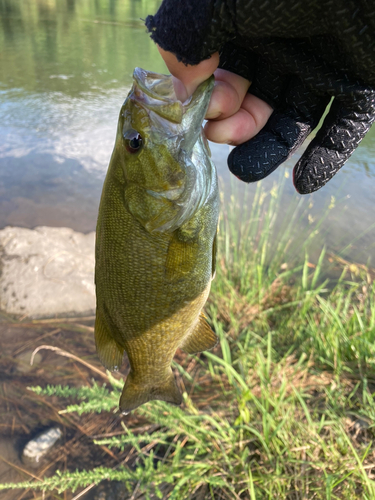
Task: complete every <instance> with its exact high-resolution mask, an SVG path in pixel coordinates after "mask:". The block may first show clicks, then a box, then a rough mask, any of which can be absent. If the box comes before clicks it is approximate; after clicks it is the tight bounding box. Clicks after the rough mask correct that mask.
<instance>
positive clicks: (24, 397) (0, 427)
mask: <svg viewBox="0 0 375 500" xmlns="http://www.w3.org/2000/svg"><path fill="white" fill-rule="evenodd" d="M93 325H94V317H90V318H80V319H74V318H73V319H71V318H67V319H59V320H44V321H40V322H31V321H30V320H27V319H22V318H21V320H19V319H18V320H16V319H14V318H10V317H9V316H6V315H4V314H1V315H0V482H1V483H5V482H17V481H25V480H31V479H33V478H34V479H35V481H38V479H39V478H42V477H43V476H48V475H52V473H53V472H54V471H55V470H57V469H59V470H60V471H64V470H75V469H80V470H82V469H83V468H89V469H90V468H93V467H96V466H99V465H103V466H106V467H115V466H116V465H118V464H123V463H126V464H128V465H130V466H131V465H132V462H133V463H134V460H135V458H136V457H135V455H134V453H133V452H134V450H133V451H132V450H125V451H124V452H118V453H114V452H112V451H111V450H109V449H108V448H107V447H105V446H97V445H94V444H93V438H94V437H95V438H96V437H105V436H110V435H114V434H116V433H122V432H123V428H122V427H121V418H122V417H121V416H120V415H119V414H108V413H101V414H91V415H82V416H78V415H74V414H64V415H61V414H59V410H61V409H63V406H62V404H64V402H61V401H59V400H58V399H57V398H56V397H48V398H46V397H42V396H38V395H36V394H35V393H33V392H31V391H29V390H28V387H29V386H37V385H40V386H42V387H44V386H46V385H47V384H68V385H70V386H79V385H87V384H89V383H90V382H91V381H92V380H93V379H95V380H97V381H98V382H104V381H105V380H104V379H106V375H105V370H104V369H103V367H102V366H101V364H100V362H99V360H98V358H97V356H96V353H95V343H94V334H93ZM41 345H48V346H52V347H53V348H59V349H62V350H64V351H66V352H68V353H72V354H74V355H75V356H77V357H79V358H80V359H82V360H83V361H84V362H85V363H87V365H84V364H82V362H81V361H80V360H79V359H75V358H71V357H66V356H62V355H60V354H58V352H56V351H54V350H50V349H47V348H45V349H41V350H40V351H39V352H38V354H37V355H36V356H35V361H34V364H33V366H30V362H29V360H30V358H31V355H32V353H33V351H34V350H35V349H36V348H37V347H39V346H41ZM123 375H126V367H125V369H122V376H123ZM129 419H130V420H129ZM127 425H132V427H133V428H137V427H139V428H142V426H143V428H145V425H146V424H145V422H141V421H139V420H137V419H136V418H135V417H134V421H132V417H131V416H130V417H127ZM51 426H59V428H60V429H61V430H62V432H63V437H62V439H60V441H59V442H58V443H57V444H56V445H55V446H54V448H53V449H52V451H51V452H50V453H49V454H48V456H47V457H46V459H45V460H43V461H42V462H41V463H40V464H38V467H30V465H29V464H25V463H24V461H22V450H23V448H24V446H25V444H26V443H27V442H28V441H29V440H30V439H31V438H33V437H34V436H36V435H37V434H39V433H40V432H41V431H43V430H44V429H47V428H49V427H51ZM146 427H147V425H146ZM142 430H147V429H142ZM81 493H82V491H80V490H78V492H76V493H75V494H71V493H69V492H65V493H61V494H57V493H56V492H51V493H45V494H44V495H43V494H42V493H41V492H38V491H32V490H29V491H25V490H7V491H2V492H1V495H0V497H1V500H29V499H43V500H49V499H63V500H73V499H78V498H85V499H87V500H112V499H113V500H115V499H116V500H117V499H120V498H121V499H124V498H128V494H127V493H125V491H123V487H122V486H120V485H116V484H111V485H108V484H106V483H105V482H103V483H102V484H101V485H99V486H95V487H92V488H90V489H88V491H87V493H85V494H81ZM135 498H136V497H135Z"/></svg>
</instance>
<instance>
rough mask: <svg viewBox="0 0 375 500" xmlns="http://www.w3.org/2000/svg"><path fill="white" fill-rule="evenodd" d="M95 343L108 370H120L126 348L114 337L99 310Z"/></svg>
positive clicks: (96, 320) (101, 360) (99, 355)
mask: <svg viewBox="0 0 375 500" xmlns="http://www.w3.org/2000/svg"><path fill="white" fill-rule="evenodd" d="M95 344H96V352H97V353H98V357H99V359H100V362H101V363H102V364H103V365H104V366H105V367H106V368H107V370H110V371H114V370H118V369H119V368H120V366H121V365H122V358H123V356H124V349H123V348H122V347H121V346H120V345H119V344H118V343H117V342H116V341H115V339H114V338H113V337H112V335H111V331H110V329H109V328H108V326H107V324H106V322H105V321H104V320H103V318H102V315H101V313H100V312H99V311H98V310H97V311H96V319H95Z"/></svg>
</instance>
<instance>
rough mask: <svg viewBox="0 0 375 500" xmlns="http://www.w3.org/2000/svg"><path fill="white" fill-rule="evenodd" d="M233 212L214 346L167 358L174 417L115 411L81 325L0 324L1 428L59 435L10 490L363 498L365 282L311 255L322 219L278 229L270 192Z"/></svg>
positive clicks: (367, 492) (366, 452)
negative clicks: (48, 457)
mask: <svg viewBox="0 0 375 500" xmlns="http://www.w3.org/2000/svg"><path fill="white" fill-rule="evenodd" d="M244 206H245V205H241V203H240V201H239V199H238V198H236V197H233V198H232V199H231V201H230V203H228V204H227V205H226V208H224V209H223V210H222V214H221V220H220V228H219V237H218V261H217V274H216V278H215V280H214V282H213V286H212V291H211V294H210V297H209V300H208V303H207V305H206V313H207V315H208V318H209V321H210V323H211V324H212V326H213V328H214V329H215V331H216V333H217V334H218V336H219V338H220V344H219V345H218V346H217V348H215V350H213V351H210V352H205V353H202V354H201V355H199V356H187V355H185V354H184V353H182V352H180V351H178V352H177V355H176V359H175V363H174V370H175V373H176V375H177V376H178V380H179V382H178V383H179V385H180V388H181V391H182V392H183V394H184V402H183V405H182V406H181V408H180V407H177V408H176V407H173V406H171V405H167V404H165V403H160V402H152V403H149V404H147V405H145V406H142V407H141V408H139V409H137V410H136V411H134V412H132V413H131V414H130V415H128V416H122V417H121V416H120V415H119V414H118V413H116V411H117V405H118V399H119V395H120V391H121V389H122V386H123V382H122V381H119V379H120V378H121V377H125V376H126V374H127V369H128V368H127V365H126V363H125V365H124V366H123V367H122V369H121V375H119V374H117V375H115V376H114V377H113V376H111V375H110V374H108V373H105V372H104V370H103V369H102V367H101V366H100V364H99V362H98V360H97V358H96V354H95V348H94V340H93V320H94V318H93V317H92V318H86V319H79V318H76V319H74V318H73V319H72V318H70V319H69V318H65V319H63V318H61V319H53V320H52V319H48V320H34V321H31V320H30V319H27V318H24V319H23V320H22V321H19V320H18V322H15V321H10V319H9V318H8V320H7V322H5V323H3V325H4V326H3V328H4V327H5V328H6V329H7V332H8V333H7V334H6V335H2V336H1V337H0V338H1V339H2V341H3V342H4V341H6V342H7V345H6V346H5V347H4V345H2V346H1V352H3V353H6V357H5V359H4V362H6V364H4V363H2V365H3V366H5V372H4V373H5V374H7V375H5V374H3V377H5V376H6V377H8V378H7V379H6V380H5V382H6V384H7V385H6V390H5V393H3V395H2V398H3V405H5V404H8V405H9V406H8V407H9V409H11V408H12V410H11V411H9V412H8V413H7V414H4V415H3V421H1V422H0V424H1V429H2V430H4V431H5V432H7V433H8V434H9V433H12V432H13V434H14V433H15V432H16V429H17V432H19V439H21V437H22V436H24V437H25V436H26V435H28V434H27V430H29V433H30V429H29V427H27V428H26V429H25V428H24V427H23V426H24V425H27V424H24V422H25V417H23V415H25V414H27V415H29V416H30V415H32V416H33V417H34V418H35V420H37V418H44V417H45V418H46V419H47V420H48V425H57V424H58V425H60V426H62V427H63V429H64V434H63V435H64V436H65V437H64V441H63V442H62V443H61V444H60V447H58V448H57V450H56V455H53V457H54V458H53V459H52V461H51V462H50V463H49V466H47V465H45V466H43V467H44V468H43V467H41V468H40V469H39V470H38V472H34V473H32V474H33V476H30V473H29V472H25V471H24V472H23V474H24V481H23V482H22V484H20V485H19V486H20V487H22V488H23V489H27V490H28V489H29V488H32V489H35V490H40V489H44V490H46V492H47V493H46V495H47V496H46V497H45V498H61V499H62V498H65V499H69V500H70V499H73V498H75V499H77V498H80V497H81V496H80V492H83V491H86V493H87V495H88V496H87V498H90V497H89V495H90V494H91V493H93V492H94V490H95V488H96V485H98V484H100V483H101V484H102V486H103V485H107V487H110V485H115V486H116V487H117V485H118V483H117V481H120V482H121V483H122V484H123V485H125V486H124V487H125V488H126V493H124V498H132V500H134V499H146V498H152V499H154V498H161V497H162V498H179V499H180V498H181V499H182V498H183V499H185V498H186V499H189V500H190V499H193V500H194V499H195V500H198V499H199V500H202V499H211V498H215V499H216V498H218V499H224V498H225V499H227V498H246V499H250V500H254V499H257V500H259V499H261V500H263V499H269V498H278V499H285V500H292V499H293V500H294V499H296V500H297V499H302V498H316V499H321V500H324V499H327V498H331V499H334V498H339V499H348V500H349V499H350V500H351V499H353V498H361V499H365V500H371V499H373V498H374V496H375V482H374V479H375V465H374V464H375V447H374V444H373V443H374V441H375V440H374V438H375V435H374V431H373V427H372V426H373V421H374V418H375V401H374V396H373V394H374V392H375V347H374V345H375V289H374V279H375V270H374V269H372V268H370V267H366V266H364V265H363V264H358V263H355V262H353V261H351V262H349V261H346V260H345V259H344V258H343V257H342V256H340V255H335V254H332V253H328V252H326V250H325V249H324V248H322V249H321V252H320V254H318V255H314V256H310V255H309V243H310V242H311V241H312V240H313V238H314V237H315V236H316V234H317V231H318V229H319V221H316V222H315V225H307V226H306V232H305V233H303V234H301V233H300V232H299V231H297V232H296V231H295V227H294V224H293V220H294V219H295V218H296V217H299V215H298V212H297V213H295V212H291V216H290V217H288V218H286V221H285V223H284V225H283V226H281V227H280V226H279V225H278V224H277V220H278V219H277V217H276V215H277V214H278V213H279V210H280V205H279V197H278V196H277V192H275V191H273V192H268V193H264V192H262V190H261V188H259V191H258V193H257V197H256V198H255V201H254V203H253V206H252V208H251V209H248V210H250V211H246V210H244ZM296 248H299V249H300V251H299V253H298V254H296V251H295V250H296ZM301 255H302V256H304V257H301ZM17 331H19V332H22V333H20V335H19V336H18V337H17ZM25 332H29V335H31V336H30V337H27V336H26V333H25ZM4 339H5V340H4ZM40 345H44V346H47V347H44V348H43V349H41V350H40V351H39V352H38V354H40V355H41V356H42V357H41V359H40V362H39V364H38V365H37V367H35V368H33V370H32V371H30V372H29V373H28V374H27V378H25V375H24V374H23V375H22V378H21V375H17V377H18V378H16V379H12V377H14V375H13V374H14V373H16V371H15V364H16V363H17V362H18V361H17V355H18V353H20V352H21V351H22V350H23V349H29V350H33V349H34V348H35V347H37V346H40ZM52 349H53V350H52ZM20 350H21V351H20ZM2 361H3V360H2ZM9 374H12V375H9ZM30 387H34V389H32V390H30V389H28V388H30ZM14 388H17V390H18V391H19V393H17V394H15V393H14V392H11V391H12V390H13V389H14ZM10 394H11V396H10ZM20 405H23V406H22V411H21V410H20ZM27 405H29V406H27ZM17 408H18V412H17ZM27 418H29V417H27ZM6 419H7V420H6ZM43 421H44V420H43ZM12 426H13V427H12ZM30 427H31V426H30ZM12 429H13V430H12ZM72 429H75V430H74V432H73V430H72ZM78 456H79V457H82V459H81V461H80V462H77V457H78ZM45 467H47V469H45ZM77 468H78V471H77V472H75V471H76V469H77ZM55 469H58V470H59V471H60V473H59V475H57V476H56V475H55V476H51V474H52V473H53V471H54V470H55ZM28 474H29V476H28ZM36 478H37V479H36ZM103 478H106V479H109V480H110V481H109V482H108V481H103ZM2 482H3V483H4V479H2ZM6 487H7V486H6V485H4V484H2V485H1V484H0V488H1V489H3V488H6ZM8 487H10V485H8ZM86 488H88V489H87V490H86ZM58 492H60V493H58ZM10 493H11V490H7V493H6V494H10ZM86 493H85V494H86ZM63 495H64V496H63ZM147 495H148V496H147ZM108 498H110V497H108Z"/></svg>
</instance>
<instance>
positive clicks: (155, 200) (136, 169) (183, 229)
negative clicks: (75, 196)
mask: <svg viewBox="0 0 375 500" xmlns="http://www.w3.org/2000/svg"><path fill="white" fill-rule="evenodd" d="M212 89H213V78H210V79H209V80H207V81H206V82H204V83H202V84H201V85H200V87H198V89H197V90H196V92H195V93H194V94H193V96H192V97H191V98H190V99H189V100H188V101H187V102H186V103H184V104H181V103H180V102H179V101H177V99H176V97H175V95H174V91H173V84H172V80H171V77H170V76H165V75H158V74H155V73H151V72H147V71H144V70H142V69H140V68H137V69H136V70H135V72H134V84H133V87H132V89H131V91H130V92H129V95H128V97H127V99H126V100H125V103H124V105H123V107H122V109H121V112H120V117H119V124H118V129H117V136H116V142H115V146H114V151H113V154H112V157H111V161H110V165H109V168H108V172H107V176H106V180H105V182H104V186H103V192H102V198H101V202H100V207H99V215H98V223H97V233H96V269H95V282H96V292H97V314H96V324H95V340H96V347H97V352H98V356H99V358H100V360H101V362H102V363H103V364H104V366H105V367H106V368H107V369H109V370H116V369H119V368H120V366H121V364H122V360H123V354H124V352H126V353H127V356H128V359H129V364H130V372H129V374H128V376H127V379H126V382H125V385H124V389H123V392H122V395H121V398H120V409H121V411H122V412H123V413H129V412H130V411H131V410H133V409H135V408H137V407H138V406H140V405H141V404H143V403H146V402H147V401H150V400H153V399H159V400H163V401H168V402H170V403H173V404H180V403H181V400H182V399H181V394H180V391H179V389H178V387H177V384H176V380H175V378H174V375H173V373H172V370H171V363H172V360H173V357H174V354H175V352H176V350H177V348H179V347H180V348H182V349H183V350H185V351H186V352H188V353H196V352H200V351H203V350H205V349H211V348H212V347H214V346H215V345H216V342H217V337H216V335H215V334H214V332H213V331H212V330H211V328H210V326H209V325H208V323H207V322H206V320H205V318H204V316H203V314H202V308H203V306H204V304H205V302H206V300H207V297H208V294H209V291H210V286H211V280H212V277H213V275H214V269H215V259H216V233H217V222H218V212H219V194H218V184H217V175H216V169H215V166H214V165H213V163H212V161H211V159H210V154H209V150H208V148H207V144H206V141H205V140H204V137H203V131H202V126H201V125H202V121H203V119H204V115H205V112H206V109H207V106H208V103H209V99H210V95H211V92H212Z"/></svg>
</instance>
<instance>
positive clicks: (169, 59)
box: [158, 46, 273, 146]
mask: <svg viewBox="0 0 375 500" xmlns="http://www.w3.org/2000/svg"><path fill="white" fill-rule="evenodd" d="M158 50H159V52H160V55H161V56H162V58H163V59H164V61H165V63H166V65H167V67H168V69H169V71H170V73H171V74H172V76H173V84H174V88H175V92H176V96H177V98H178V99H179V100H180V101H182V102H184V101H185V100H186V99H187V98H188V97H189V96H190V95H192V94H193V92H194V91H195V89H196V88H197V87H198V86H199V85H200V84H201V83H202V82H204V81H205V80H206V79H207V78H209V77H210V76H211V75H212V74H214V75H215V87H214V90H213V92H212V96H211V100H210V104H209V107H208V110H207V113H206V116H205V118H206V120H207V123H206V125H205V127H204V131H205V134H206V137H207V138H208V139H209V140H210V141H212V142H217V143H221V144H231V145H233V146H237V145H239V144H242V143H244V142H246V141H248V140H249V139H251V138H252V137H254V136H255V135H256V134H257V133H258V132H259V131H260V130H261V129H262V128H263V127H264V125H265V124H266V123H267V121H268V119H269V117H270V116H271V114H272V111H273V110H272V108H271V106H270V105H269V104H267V103H266V102H265V101H263V100H261V99H259V98H258V97H256V96H254V95H252V94H249V93H248V89H249V86H250V82H249V80H247V79H246V78H243V77H242V76H240V75H236V74H235V73H231V72H229V71H226V70H223V69H217V67H218V64H219V54H218V53H217V52H216V53H215V54H213V55H212V56H211V57H210V58H209V59H206V60H204V61H202V62H200V63H199V64H197V65H195V66H192V65H185V64H184V63H182V62H179V61H178V60H177V58H176V56H175V55H174V54H172V53H171V52H167V51H165V50H163V49H162V48H161V47H159V46H158Z"/></svg>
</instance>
